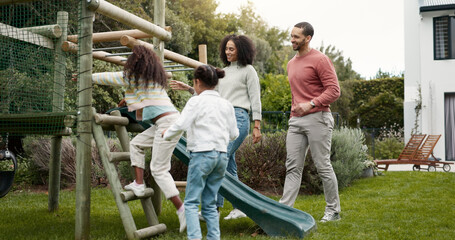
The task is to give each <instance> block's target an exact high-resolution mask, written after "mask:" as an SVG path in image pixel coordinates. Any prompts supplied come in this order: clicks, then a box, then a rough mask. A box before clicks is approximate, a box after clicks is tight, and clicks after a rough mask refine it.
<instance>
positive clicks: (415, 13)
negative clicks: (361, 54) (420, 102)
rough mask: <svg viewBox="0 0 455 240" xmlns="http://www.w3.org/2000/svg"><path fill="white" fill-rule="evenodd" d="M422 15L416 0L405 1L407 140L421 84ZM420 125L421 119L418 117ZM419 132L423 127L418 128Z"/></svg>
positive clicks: (405, 120)
mask: <svg viewBox="0 0 455 240" xmlns="http://www.w3.org/2000/svg"><path fill="white" fill-rule="evenodd" d="M419 26H420V15H419V3H418V1H416V0H405V1H404V42H405V44H404V50H405V54H404V67H405V74H404V86H405V88H404V103H403V108H404V113H403V116H404V136H405V142H407V141H408V140H409V138H410V137H411V130H412V129H413V128H414V124H415V121H416V115H415V110H414V108H415V106H416V100H417V99H418V87H419V85H420V81H421V80H420V69H421V67H420V51H419V49H420V27H419ZM418 121H419V125H421V124H420V119H418ZM417 130H418V132H420V131H421V129H420V128H419V129H417Z"/></svg>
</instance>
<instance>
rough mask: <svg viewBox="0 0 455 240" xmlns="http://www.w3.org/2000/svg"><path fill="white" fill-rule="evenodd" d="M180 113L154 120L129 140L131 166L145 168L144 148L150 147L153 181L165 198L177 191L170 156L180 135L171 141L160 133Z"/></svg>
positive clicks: (175, 119)
mask: <svg viewBox="0 0 455 240" xmlns="http://www.w3.org/2000/svg"><path fill="white" fill-rule="evenodd" d="M179 116H180V114H179V113H175V114H170V115H167V116H164V117H162V118H160V119H158V120H157V121H156V123H155V124H153V125H152V126H151V127H150V128H148V129H146V130H145V131H143V132H142V133H140V134H138V135H137V136H136V137H134V138H133V140H131V142H130V154H131V166H135V167H139V168H142V169H144V168H145V153H144V150H145V149H147V148H152V160H151V162H150V171H151V172H152V176H153V178H154V179H155V182H156V183H157V184H158V186H159V187H160V188H161V191H163V193H164V196H165V197H166V199H169V198H171V197H174V196H177V195H178V194H179V191H178V190H177V187H176V186H175V182H174V179H173V178H172V175H171V173H170V172H169V171H170V170H171V157H172V153H173V151H174V148H175V145H177V142H178V141H179V139H180V137H176V138H174V139H173V140H171V141H166V140H164V139H163V138H162V137H161V133H162V132H163V131H164V130H165V129H168V128H169V127H170V126H171V125H172V124H173V123H174V122H175V121H177V119H178V118H179Z"/></svg>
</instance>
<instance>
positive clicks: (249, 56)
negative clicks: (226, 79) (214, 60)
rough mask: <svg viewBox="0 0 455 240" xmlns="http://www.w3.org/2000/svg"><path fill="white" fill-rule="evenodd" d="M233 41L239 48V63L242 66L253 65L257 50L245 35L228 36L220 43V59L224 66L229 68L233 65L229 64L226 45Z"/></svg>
mask: <svg viewBox="0 0 455 240" xmlns="http://www.w3.org/2000/svg"><path fill="white" fill-rule="evenodd" d="M229 40H232V41H233V42H234V44H235V47H236V48H237V62H238V63H239V65H241V66H246V65H248V64H253V61H254V57H255V55H256V48H255V47H254V44H253V41H252V40H251V39H250V38H249V37H247V36H245V35H235V34H231V35H227V36H225V37H224V38H223V40H221V43H220V58H221V60H222V61H223V63H224V65H226V66H228V65H230V64H231V63H230V62H228V60H227V56H226V44H227V42H229Z"/></svg>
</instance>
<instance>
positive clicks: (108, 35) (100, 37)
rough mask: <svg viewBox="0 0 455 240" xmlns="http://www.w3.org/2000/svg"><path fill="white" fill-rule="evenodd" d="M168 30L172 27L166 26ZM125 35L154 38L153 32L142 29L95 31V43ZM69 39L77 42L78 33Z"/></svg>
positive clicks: (115, 39)
mask: <svg viewBox="0 0 455 240" xmlns="http://www.w3.org/2000/svg"><path fill="white" fill-rule="evenodd" d="M165 29H166V30H169V31H170V29H171V28H170V27H166V28H165ZM123 35H128V36H131V37H133V38H152V37H153V35H152V34H148V33H145V32H143V31H141V30H137V29H133V30H123V31H112V32H100V33H93V37H92V39H93V43H98V42H113V41H118V40H120V38H121V37H122V36H123ZM68 41H70V42H73V43H77V41H78V40H77V35H69V36H68Z"/></svg>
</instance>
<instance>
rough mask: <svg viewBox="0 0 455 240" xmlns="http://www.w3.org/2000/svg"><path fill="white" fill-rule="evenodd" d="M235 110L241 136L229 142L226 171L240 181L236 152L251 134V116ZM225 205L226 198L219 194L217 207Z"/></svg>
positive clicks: (242, 110) (241, 110) (238, 109)
mask: <svg viewBox="0 0 455 240" xmlns="http://www.w3.org/2000/svg"><path fill="white" fill-rule="evenodd" d="M234 110H235V119H236V120H237V128H238V129H239V136H238V137H237V138H236V139H235V140H234V141H231V142H229V145H228V147H227V154H228V158H229V161H228V165H227V168H226V171H227V172H228V173H230V174H231V175H232V176H233V177H234V178H235V179H238V178H239V177H238V176H237V163H236V162H235V152H236V151H237V149H239V147H240V145H242V143H243V140H245V138H246V136H248V133H249V132H250V115H249V114H248V112H247V111H246V110H245V109H243V108H237V107H236V108H234ZM223 204H224V197H223V196H221V194H219V193H218V196H217V200H216V206H217V207H223Z"/></svg>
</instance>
